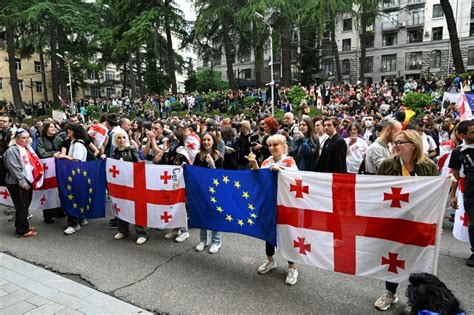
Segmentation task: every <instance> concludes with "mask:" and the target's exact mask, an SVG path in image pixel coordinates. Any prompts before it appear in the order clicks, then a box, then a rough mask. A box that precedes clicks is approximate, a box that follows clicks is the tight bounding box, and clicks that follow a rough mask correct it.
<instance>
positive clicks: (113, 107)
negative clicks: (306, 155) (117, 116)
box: [109, 106, 120, 113]
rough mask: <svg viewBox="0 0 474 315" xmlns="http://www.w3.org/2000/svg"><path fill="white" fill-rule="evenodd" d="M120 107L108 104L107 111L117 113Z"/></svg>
mask: <svg viewBox="0 0 474 315" xmlns="http://www.w3.org/2000/svg"><path fill="white" fill-rule="evenodd" d="M119 110H120V108H119V107H118V106H110V107H109V113H118V112H119Z"/></svg>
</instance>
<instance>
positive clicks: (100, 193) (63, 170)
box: [56, 159, 106, 218]
mask: <svg viewBox="0 0 474 315" xmlns="http://www.w3.org/2000/svg"><path fill="white" fill-rule="evenodd" d="M56 177H57V180H58V186H59V198H60V199H61V205H62V207H63V208H64V209H65V211H66V212H67V214H69V215H71V216H73V217H78V218H103V217H105V205H106V200H105V196H106V195H105V187H106V174H105V160H97V161H90V162H76V161H69V160H63V159H59V160H56Z"/></svg>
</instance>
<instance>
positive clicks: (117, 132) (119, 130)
mask: <svg viewBox="0 0 474 315" xmlns="http://www.w3.org/2000/svg"><path fill="white" fill-rule="evenodd" d="M119 136H124V137H125V139H126V145H125V146H127V147H129V146H130V139H129V138H128V134H127V132H126V131H125V130H124V129H122V128H117V129H116V130H115V131H114V135H113V137H112V145H113V146H114V147H117V138H118V137H119Z"/></svg>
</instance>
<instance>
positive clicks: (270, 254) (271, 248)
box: [265, 242, 293, 264]
mask: <svg viewBox="0 0 474 315" xmlns="http://www.w3.org/2000/svg"><path fill="white" fill-rule="evenodd" d="M265 253H266V254H267V256H268V257H273V255H275V246H273V245H272V244H271V243H268V242H265ZM288 263H289V264H292V263H293V262H292V261H288Z"/></svg>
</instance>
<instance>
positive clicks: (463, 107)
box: [459, 83, 472, 121]
mask: <svg viewBox="0 0 474 315" xmlns="http://www.w3.org/2000/svg"><path fill="white" fill-rule="evenodd" d="M459 116H460V119H461V121H464V120H471V119H472V111H471V106H469V102H468V101H467V97H466V94H464V89H463V87H462V83H461V103H460V104H459Z"/></svg>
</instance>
